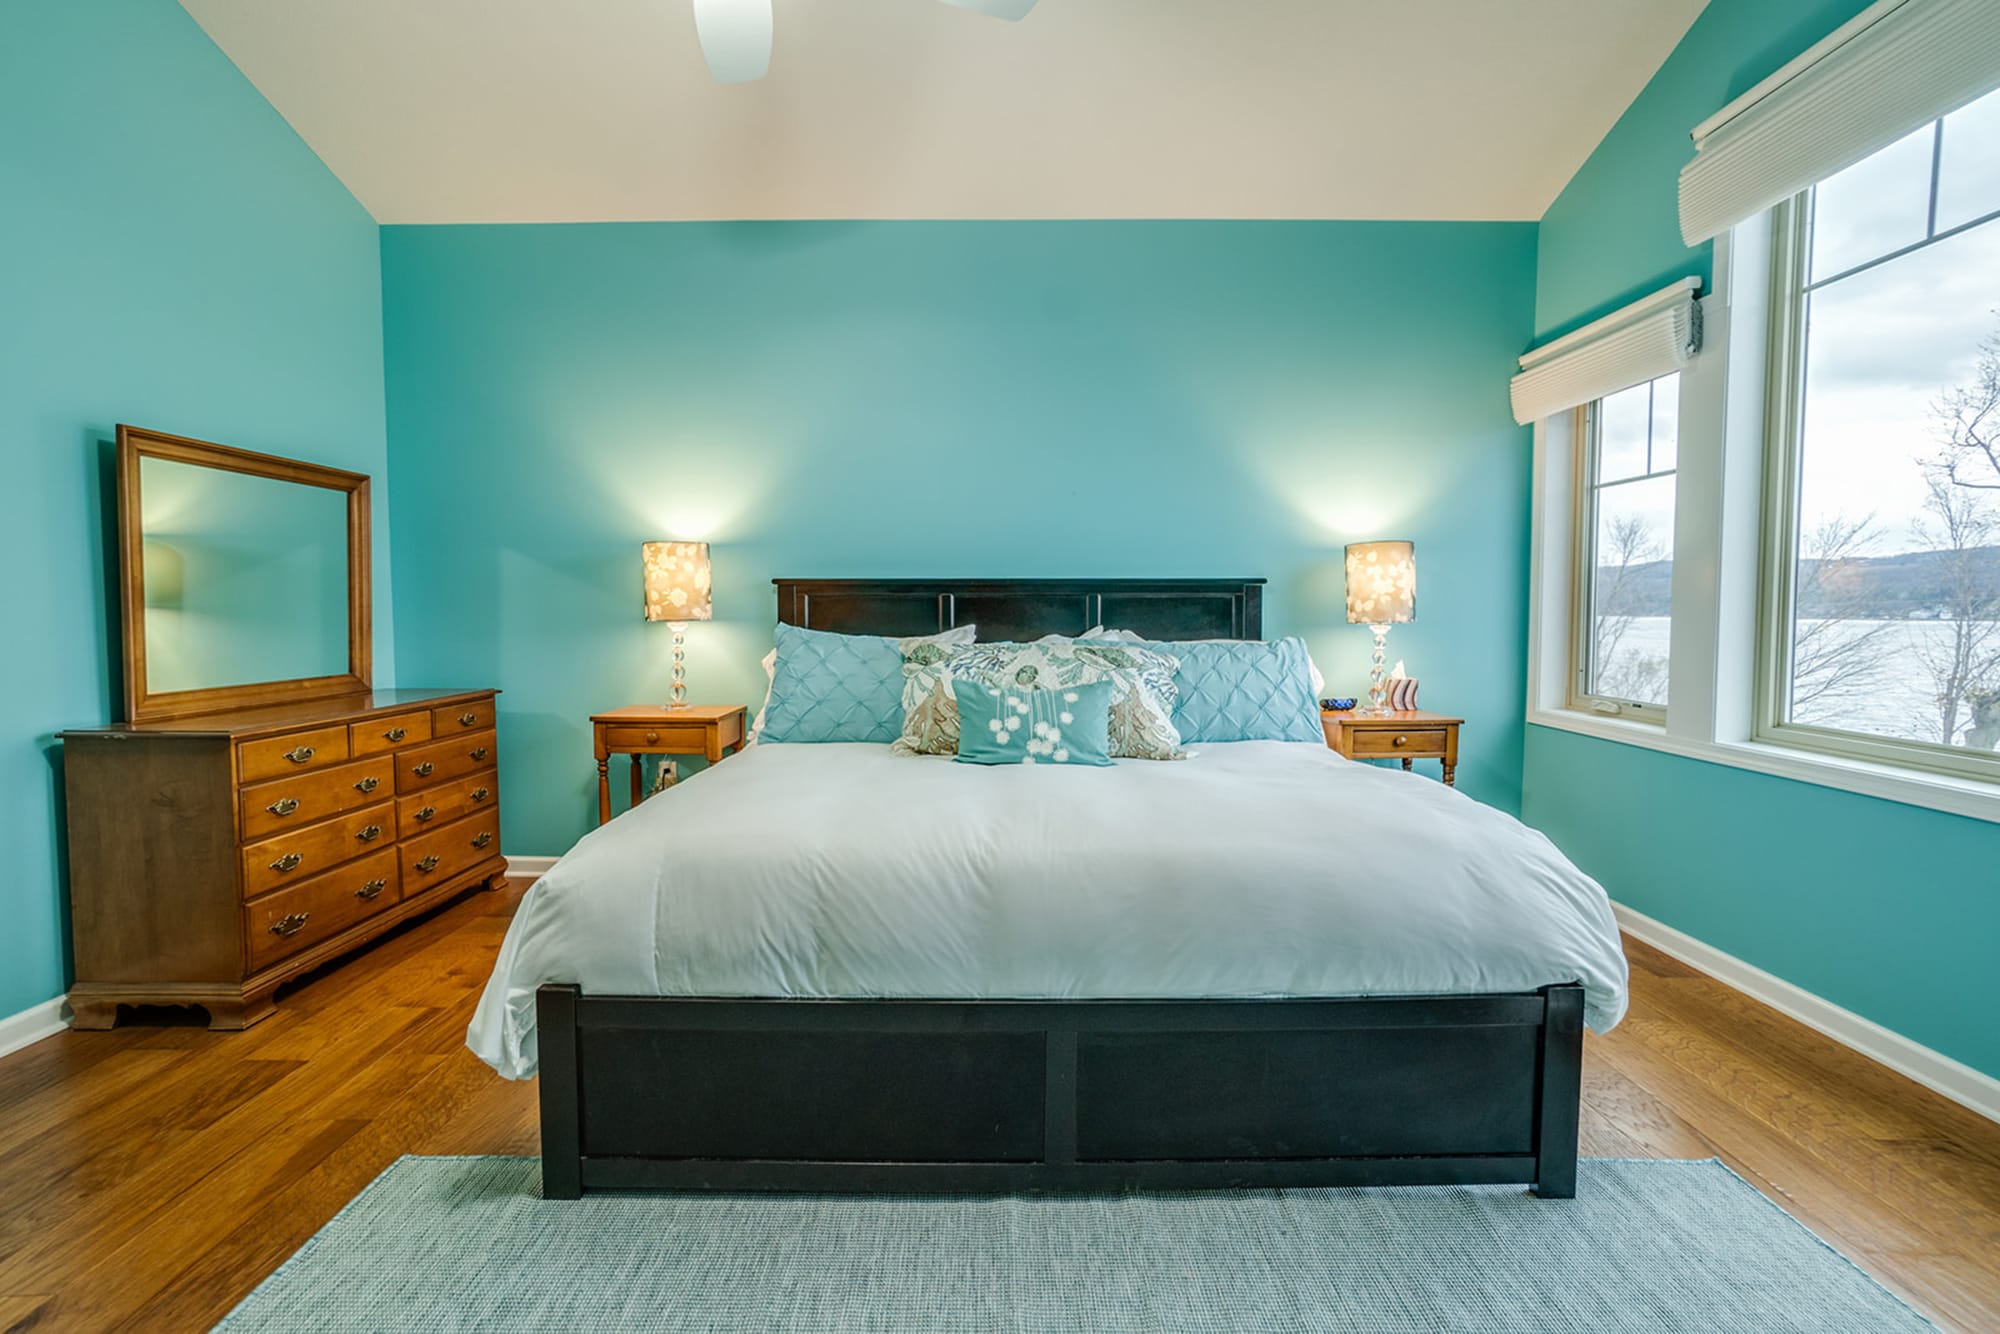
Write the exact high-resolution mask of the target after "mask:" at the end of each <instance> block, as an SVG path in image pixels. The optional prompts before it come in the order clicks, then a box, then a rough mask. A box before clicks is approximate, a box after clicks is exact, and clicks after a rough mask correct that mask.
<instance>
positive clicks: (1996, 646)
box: [1913, 467, 2000, 746]
mask: <svg viewBox="0 0 2000 1334" xmlns="http://www.w3.org/2000/svg"><path fill="white" fill-rule="evenodd" d="M1924 480H1925V487H1926V491H1927V494H1926V495H1925V497H1924V514H1925V517H1924V518H1923V519H1920V520H1918V521H1917V522H1916V523H1915V524H1914V525H1913V527H1914V528H1915V530H1916V534H1917V537H1918V539H1919V540H1921V541H1922V542H1923V543H1924V544H1925V545H1926V546H1928V547H1930V548H1931V549H1932V550H1933V551H1934V552H1935V553H1936V554H1937V557H1938V561H1939V567H1938V573H1939V579H1940V584H1941V592H1942V595H1943V602H1942V604H1941V605H1940V607H1939V609H1938V610H1939V614H1940V615H1939V619H1940V620H1941V621H1943V623H1944V624H1945V626H1946V628H1947V630H1948V632H1949V633H1948V634H1947V635H1945V636H1944V637H1942V638H1939V639H1937V640H1935V641H1933V640H1930V639H1926V638H1919V639H1918V640H1917V647H1916V656H1917V658H1918V660H1919V661H1920V662H1921V663H1922V664H1923V667H1924V669H1925V671H1927V672H1928V673H1929V675H1930V678H1931V683H1932V684H1933V685H1934V686H1935V687H1936V696H1935V697H1936V700H1937V708H1938V711H1937V715H1936V717H1935V718H1934V719H1932V720H1931V721H1930V723H1929V724H1928V726H1930V727H1934V728H1935V738H1936V739H1937V740H1938V741H1941V742H1943V743H1944V744H1945V745H1947V746H1949V745H1953V744H1956V743H1957V742H1958V741H1959V740H1960V739H1961V737H1960V713H1961V711H1962V710H1966V709H1970V711H1971V714H1972V716H1971V717H1968V718H1967V719H1966V720H1965V721H1967V722H1975V723H1980V735H1981V737H1982V738H1983V737H1984V735H1985V732H1986V727H1985V725H1984V723H1983V722H1981V721H1980V715H1981V714H1983V713H1984V712H1986V711H1987V708H1988V706H1990V702H1991V698H1992V696H1993V693H1994V691H1995V688H1996V686H2000V579H1996V577H1995V576H1996V572H2000V560H1996V554H2000V553H1996V552H1995V551H1994V550H1993V544H1994V542H1995V541H1996V539H2000V515H1996V514H1995V512H1994V509H1993V506H1992V504H1991V502H1989V501H1988V500H1987V499H1986V498H1985V497H1984V496H1982V495H1980V494H1978V492H1979V491H1980V490H1983V489H1986V488H1970V489H1969V488H1968V486H1967V484H1966V483H1964V482H1957V483H1956V484H1954V479H1953V476H1952V474H1951V471H1950V469H1949V468H1948V467H1933V468H1931V469H1929V470H1928V471H1927V473H1926V474H1925V479H1924ZM1994 489H2000V487H1996V488H1994Z"/></svg>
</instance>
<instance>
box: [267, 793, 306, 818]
mask: <svg viewBox="0 0 2000 1334" xmlns="http://www.w3.org/2000/svg"><path fill="white" fill-rule="evenodd" d="M298 808H299V799H298V798H297V797H284V798H281V799H280V800H277V801H274V802H272V803H271V804H270V805H269V806H266V807H265V808H264V809H265V810H267V811H269V812H270V813H271V814H273V815H290V814H291V813H292V812H293V811H295V810H297V809H298Z"/></svg>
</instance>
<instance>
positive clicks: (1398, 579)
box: [1347, 542, 1417, 714]
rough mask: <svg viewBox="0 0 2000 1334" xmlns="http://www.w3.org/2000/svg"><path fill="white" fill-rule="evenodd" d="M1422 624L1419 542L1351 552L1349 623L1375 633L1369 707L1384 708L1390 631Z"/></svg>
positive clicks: (1370, 545) (1365, 545)
mask: <svg viewBox="0 0 2000 1334" xmlns="http://www.w3.org/2000/svg"><path fill="white" fill-rule="evenodd" d="M1416 619H1417V548H1416V544H1415V543H1414V542H1355V543H1353V544H1351V545H1350V546H1349V547H1348V548H1347V623H1348V624H1349V625H1365V626H1367V627H1368V628H1369V629H1370V630H1373V631H1374V632H1375V657H1374V661H1373V663H1372V665H1371V666H1370V667H1369V669H1368V708H1367V709H1366V710H1365V711H1364V712H1367V713H1372V714H1383V713H1387V712H1388V710H1387V709H1385V708H1383V707H1382V694H1383V689H1384V688H1383V685H1382V673H1383V666H1382V663H1383V660H1384V659H1385V658H1386V657H1387V655H1388V648H1389V627H1390V626H1392V625H1405V624H1407V623H1409V622H1411V621H1414V620H1416Z"/></svg>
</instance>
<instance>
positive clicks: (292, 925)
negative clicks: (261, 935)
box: [271, 912, 312, 936]
mask: <svg viewBox="0 0 2000 1334" xmlns="http://www.w3.org/2000/svg"><path fill="white" fill-rule="evenodd" d="M311 916H312V914H311V913H309V912H295V913H293V914H291V916H289V917H283V918H280V919H279V920H278V921H275V922H273V923H271V934H272V935H274V936H296V935H297V934H298V933H299V928H300V927H302V926H304V925H305V924H306V918H308V917H311Z"/></svg>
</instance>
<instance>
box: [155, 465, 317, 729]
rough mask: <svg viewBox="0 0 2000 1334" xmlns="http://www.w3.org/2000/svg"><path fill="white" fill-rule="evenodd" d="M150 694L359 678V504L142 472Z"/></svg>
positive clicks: (195, 468) (230, 478) (302, 487)
mask: <svg viewBox="0 0 2000 1334" xmlns="http://www.w3.org/2000/svg"><path fill="white" fill-rule="evenodd" d="M139 516H140V519H139V521H140V532H141V559H142V562H143V568H144V572H145V584H144V588H145V600H144V613H145V635H146V640H145V644H146V650H145V651H146V682H145V685H146V689H147V690H148V691H149V692H151V693H154V694H159V693H163V692H167V691H177V690H207V689H211V688H213V687H216V686H236V685H250V684H255V683H259V682H266V681H286V680H292V679H295V678H302V677H318V676H338V675H341V674H342V673H345V672H346V671H347V670H348V652H347V616H348V596H347V594H348V589H347V495H346V493H345V492H342V491H336V490H332V489H330V488H328V487H323V486H311V485H307V484H305V483H301V482H290V481H280V480H278V479H276V478H272V477H255V476H251V475H250V474H248V473H240V472H231V471H228V470H226V469H223V468H212V467H206V466H203V465H200V464H193V463H182V462H180V461H178V460H175V459H162V458H151V457H144V458H141V459H140V460H139Z"/></svg>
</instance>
